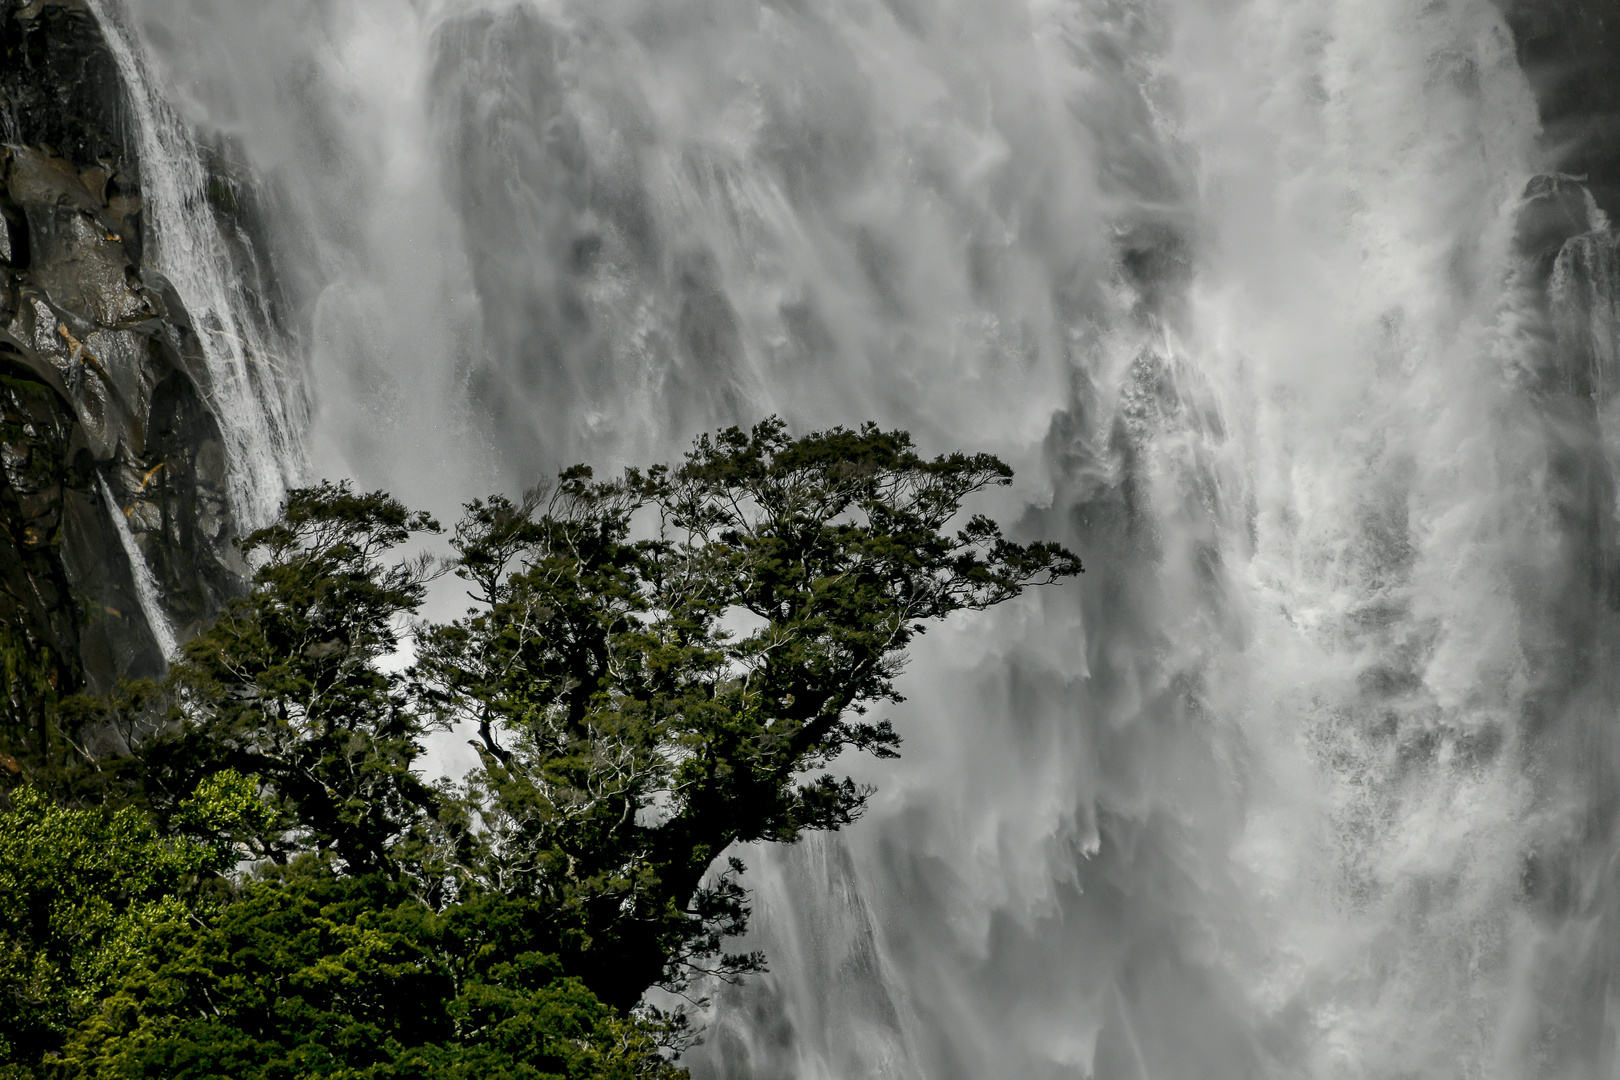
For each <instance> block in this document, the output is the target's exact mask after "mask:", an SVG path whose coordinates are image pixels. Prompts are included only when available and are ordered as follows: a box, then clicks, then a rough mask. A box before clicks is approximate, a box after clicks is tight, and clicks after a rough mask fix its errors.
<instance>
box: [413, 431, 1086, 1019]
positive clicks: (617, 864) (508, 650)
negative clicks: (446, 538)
mask: <svg viewBox="0 0 1620 1080" xmlns="http://www.w3.org/2000/svg"><path fill="white" fill-rule="evenodd" d="M1011 475H1012V473H1011V470H1010V469H1008V468H1007V466H1006V465H1004V464H1003V463H1002V462H1000V461H998V460H997V459H995V458H994V457H991V456H989V455H984V454H980V455H972V456H970V455H965V454H952V455H948V456H944V457H939V458H935V459H932V460H928V459H924V458H922V457H920V456H919V455H918V454H917V453H916V452H915V450H914V448H913V445H912V442H911V440H910V438H909V436H907V435H906V434H905V433H904V432H885V431H880V430H878V429H877V428H876V427H875V426H872V425H867V426H865V427H863V428H861V429H860V430H859V431H849V430H845V429H842V428H836V429H833V430H831V431H826V432H820V433H815V434H811V435H807V436H804V437H802V438H798V439H794V438H791V437H790V436H789V435H788V434H787V432H786V428H785V426H784V425H783V424H782V422H781V421H779V420H771V421H767V422H765V423H762V424H760V425H758V426H756V427H755V428H754V429H753V430H752V431H751V432H745V431H742V430H739V429H735V428H733V429H730V430H728V431H724V432H721V433H720V434H719V435H718V436H716V437H714V438H710V437H707V436H705V437H703V438H701V439H699V440H698V442H697V443H696V445H695V448H694V449H693V451H692V452H691V453H689V454H688V455H687V457H686V460H685V461H684V462H683V463H682V464H681V465H679V466H677V467H675V468H668V467H663V466H658V467H654V468H652V469H650V470H648V471H646V472H644V473H643V472H639V471H637V470H629V471H627V472H626V473H625V474H624V476H623V477H622V478H620V479H617V480H612V481H597V480H595V479H594V478H593V476H592V474H591V472H590V470H589V469H586V468H583V467H579V468H575V469H573V470H570V471H568V472H565V473H564V474H563V475H562V477H561V478H560V481H559V483H558V485H557V486H556V488H555V489H554V490H553V491H552V492H551V494H550V495H549V496H548V497H544V498H542V496H541V495H539V494H531V495H530V496H528V497H526V498H525V499H524V500H523V501H521V502H516V503H514V502H512V501H510V500H507V499H504V498H498V497H497V498H493V499H489V500H485V501H478V502H474V503H471V504H469V505H468V507H467V515H466V517H465V518H464V519H463V521H462V522H461V524H460V525H459V526H458V527H457V529H456V532H455V536H454V538H453V541H452V543H453V546H454V547H455V549H456V552H457V561H456V573H457V574H458V575H460V576H461V577H463V578H464V579H466V580H467V581H468V582H469V584H470V586H471V588H470V590H469V592H470V595H471V597H472V599H473V601H474V605H475V606H474V607H473V608H472V609H471V610H470V611H469V612H468V614H467V616H466V617H465V618H462V619H459V620H457V621H455V622H452V623H450V624H448V625H443V626H424V627H422V628H421V629H420V630H419V634H418V642H419V650H420V652H419V661H418V667H417V669H416V678H417V680H418V686H419V692H420V694H421V697H422V700H423V701H424V702H426V703H428V704H431V705H432V706H433V707H435V708H436V709H437V710H438V711H439V715H440V717H441V719H442V720H444V721H447V722H448V721H464V722H468V723H470V724H471V726H472V727H473V729H474V730H476V732H477V735H478V741H477V743H476V744H475V745H477V746H478V748H479V749H480V751H481V753H482V756H483V761H484V767H483V768H482V770H480V772H479V773H478V775H477V776H476V777H475V790H474V796H475V803H476V810H477V813H478V814H479V816H480V818H481V821H482V823H483V825H484V827H485V829H486V832H485V837H486V840H487V844H486V848H485V859H484V862H483V864H482V865H480V866H473V867H467V868H466V870H467V872H468V874H469V875H470V877H471V878H472V879H473V880H474V881H475V882H476V883H477V885H478V886H479V887H482V888H484V889H489V890H493V891H497V892H500V893H502V894H505V895H521V896H532V897H535V898H536V899H539V900H541V901H542V902H543V904H542V909H543V910H544V911H546V912H547V913H548V916H547V917H548V918H549V919H550V920H551V921H552V922H553V924H554V926H553V934H554V937H553V938H552V947H553V948H555V949H556V951H557V952H558V953H559V954H560V955H561V956H562V957H563V958H564V962H565V964H567V966H568V968H569V970H570V971H574V972H577V973H578V974H580V975H581V976H582V977H583V978H585V980H586V981H587V983H588V984H589V985H590V986H591V987H592V988H593V989H594V990H596V992H597V993H599V994H601V995H602V997H603V998H604V999H605V1000H606V1001H608V1002H609V1003H611V1004H614V1005H617V1006H619V1007H621V1008H627V1007H629V1006H630V1005H631V1004H633V1003H634V1002H635V1001H636V1000H638V999H639V998H640V997H641V995H642V993H643V991H645V990H646V988H647V987H648V986H650V985H653V984H655V983H662V984H664V985H666V986H670V987H673V988H676V989H679V988H680V987H682V986H684V985H685V983H686V980H687V978H688V975H689V973H690V972H692V971H694V970H696V971H704V970H707V971H713V972H718V973H720V974H723V975H734V974H737V973H741V972H744V971H747V970H751V969H753V968H755V967H756V966H757V965H758V963H759V958H757V957H753V956H734V955H725V954H723V953H722V951H721V943H722V939H723V938H724V937H725V936H727V935H729V934H733V933H736V932H738V931H740V930H741V929H742V927H743V926H744V924H745V921H746V918H747V914H748V909H747V905H746V900H745V896H744V894H743V893H742V891H741V889H740V888H739V887H738V886H737V884H736V882H735V874H736V873H737V872H740V871H741V869H742V866H741V864H740V863H739V862H737V861H736V860H735V859H732V860H730V862H729V866H728V869H727V870H726V871H724V872H723V873H721V874H719V875H712V874H711V873H710V869H711V867H712V866H713V864H714V863H715V860H716V859H717V858H718V857H719V856H720V855H721V853H722V852H724V851H725V850H726V848H727V847H728V846H730V845H731V844H733V843H735V842H739V841H742V842H747V841H755V840H767V841H777V842H791V841H793V840H795V839H796V838H797V837H798V836H799V835H800V833H801V832H802V831H803V830H806V829H835V828H838V827H839V826H842V825H845V824H848V823H849V822H851V821H853V820H854V819H855V818H856V817H857V816H858V815H859V813H860V812H861V809H862V807H863V806H864V804H865V801H866V799H867V796H868V794H869V793H868V792H867V791H865V790H863V789H861V788H859V787H857V786H856V785H855V784H854V783H853V782H852V781H851V780H850V779H849V778H847V777H843V778H839V777H836V776H834V775H833V774H832V773H830V772H829V771H827V767H828V765H829V764H830V763H831V762H832V761H833V760H834V759H835V758H836V757H837V756H838V755H839V754H840V753H841V752H842V751H844V750H845V749H850V748H853V749H856V750H864V751H867V752H870V753H874V754H877V755H879V756H893V755H894V754H895V748H896V747H897V746H898V744H899V741H900V740H899V737H898V735H897V734H896V733H895V731H894V730H893V727H892V726H891V724H890V723H889V721H887V720H878V721H873V720H869V719H867V711H868V708H869V707H870V706H871V705H873V704H875V703H879V702H883V701H899V700H901V698H900V695H899V693H898V692H897V689H896V686H895V681H894V680H895V678H896V676H897V675H898V673H899V671H900V668H901V664H902V661H903V658H904V650H905V648H906V646H907V645H908V644H909V643H910V642H911V640H912V638H913V637H914V636H915V635H917V634H920V633H922V632H923V630H924V628H925V625H926V623H927V622H929V621H932V620H936V619H940V618H943V617H945V616H946V615H949V614H951V613H952V612H955V611H959V610H963V609H982V608H986V607H989V606H991V605H994V604H997V603H1000V602H1002V601H1004V600H1007V599H1010V598H1011V597H1013V596H1016V595H1017V594H1018V593H1019V592H1020V591H1021V590H1022V589H1023V588H1024V587H1026V586H1028V585H1031V584H1043V583H1047V582H1051V581H1055V580H1058V579H1060V578H1062V577H1065V576H1069V575H1073V574H1077V573H1079V572H1080V571H1081V565H1080V560H1079V559H1078V558H1076V557H1075V556H1074V555H1073V554H1072V553H1071V552H1068V551H1066V550H1064V549H1063V548H1061V547H1059V546H1057V545H1055V544H1048V543H1035V544H1029V545H1020V544H1016V543H1013V542H1011V541H1009V540H1007V539H1006V538H1005V537H1004V536H1003V535H1002V533H1001V531H1000V529H999V527H998V526H996V525H995V524H994V523H993V522H991V521H990V520H989V519H987V518H985V517H983V516H972V517H969V518H968V519H967V520H966V521H965V522H964V523H963V524H962V525H961V527H960V528H959V529H958V530H957V531H955V532H949V531H947V525H948V524H949V523H950V522H951V521H952V520H953V519H954V518H956V516H957V515H958V513H959V511H960V508H961V504H962V502H963V500H964V499H966V498H968V497H969V496H971V495H973V494H974V493H976V492H979V491H981V490H983V489H985V488H987V487H989V486H991V485H998V484H1006V483H1009V482H1010V479H1011Z"/></svg>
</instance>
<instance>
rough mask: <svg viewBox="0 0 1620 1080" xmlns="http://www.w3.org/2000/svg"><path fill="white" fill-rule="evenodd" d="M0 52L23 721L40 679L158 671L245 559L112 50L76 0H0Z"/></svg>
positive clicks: (1, 694) (3, 474)
mask: <svg viewBox="0 0 1620 1080" xmlns="http://www.w3.org/2000/svg"><path fill="white" fill-rule="evenodd" d="M0 48H3V61H0V143H3V144H4V145H3V147H0V679H3V680H4V690H3V691H0V721H5V722H8V723H9V724H10V725H11V726H13V727H15V725H17V724H18V723H23V722H32V721H31V720H30V719H29V714H30V713H37V709H38V701H39V700H40V695H41V694H43V693H51V694H61V693H66V692H72V691H74V690H76V689H79V688H88V689H90V690H94V691H103V690H106V689H108V688H110V686H111V685H112V684H113V683H114V682H116V681H117V680H118V679H119V678H121V677H125V676H150V675H156V674H159V673H160V672H161V671H162V670H163V667H164V657H163V654H162V649H161V647H160V642H161V641H162V640H163V639H164V638H165V637H166V636H168V635H169V634H170V633H172V634H173V635H174V636H175V637H178V638H181V639H183V638H184V637H186V636H187V635H188V634H190V633H192V632H194V631H195V629H196V628H197V627H198V626H199V625H200V624H201V623H202V622H203V621H204V620H206V619H207V618H208V617H209V616H210V615H211V614H212V613H213V612H214V611H215V610H217V609H218V607H219V605H220V604H221V603H222V601H223V600H224V599H225V598H226V597H227V596H228V595H229V594H230V593H231V592H232V590H233V589H235V588H236V587H237V584H238V582H239V581H240V572H241V570H242V569H243V568H242V566H241V564H240V561H239V557H238V556H237V555H236V553H235V550H234V548H233V546H232V545H231V543H230V541H231V539H232V531H233V530H232V523H231V520H230V514H229V512H228V508H227V503H226V497H225V490H226V487H225V480H226V476H225V470H226V460H225V449H224V444H223V441H222V440H221V437H220V431H219V426H218V423H217V422H216V419H215V417H214V415H213V413H212V412H211V410H210V408H209V406H208V390H209V387H208V378H207V369H206V366H205V364H204V363H203V360H202V355H201V351H200V349H199V347H198V344H197V339H196V334H195V332H194V330H193V328H192V326H191V323H190V320H189V319H188V317H187V315H186V312H185V311H184V310H183V309H182V307H181V305H180V302H179V300H178V298H177V297H176V296H175V294H174V291H173V290H172V289H171V288H169V286H168V285H167V283H166V282H164V281H163V280H162V278H161V277H159V276H158V275H156V274H155V273H154V272H153V271H152V270H151V269H150V268H148V267H145V266H143V264H142V261H141V240H142V214H141V187H140V174H139V162H138V161H136V160H135V157H134V152H133V147H134V145H135V143H134V140H133V139H132V138H131V137H130V135H129V133H128V132H127V131H125V130H124V129H123V128H122V126H121V125H122V120H121V117H122V116H124V115H125V114H126V110H124V109H123V108H122V107H121V102H122V93H123V90H122V87H121V84H120V81H119V78H118V72H117V68H116V66H115V64H114V62H113V59H112V57H111V56H110V55H109V54H108V52H107V50H106V48H105V46H104V44H103V42H102V38H101V36H100V33H99V31H98V29H97V26H96V24H95V21H94V19H93V18H92V17H91V15H90V13H89V12H88V11H87V10H86V9H85V8H84V6H83V5H82V4H81V3H79V2H77V0H29V2H27V3H19V2H17V0H0ZM132 555H134V556H135V557H134V558H132V557H131V556H132ZM143 564H144V565H143ZM148 568H149V571H150V576H149V578H148V580H146V581H144V582H143V581H142V580H140V579H141V577H142V576H143V575H145V574H146V572H147V569H148ZM143 585H144V588H143ZM143 593H144V595H143ZM163 624H167V625H163ZM171 628H172V629H171ZM30 700H32V702H33V704H32V705H30V704H29V702H30Z"/></svg>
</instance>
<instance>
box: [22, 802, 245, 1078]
mask: <svg viewBox="0 0 1620 1080" xmlns="http://www.w3.org/2000/svg"><path fill="white" fill-rule="evenodd" d="M10 802H11V805H10V807H9V809H7V810H6V811H5V812H3V813H0V898H4V903H0V1077H6V1078H8V1080H9V1078H11V1077H27V1076H32V1075H35V1068H36V1066H37V1065H38V1064H39V1063H40V1062H41V1061H42V1060H43V1059H44V1056H45V1055H46V1054H50V1053H54V1052H56V1051H58V1050H59V1049H60V1048H61V1046H62V1045H63V1043H64V1041H65V1040H66V1039H67V1037H68V1035H69V1034H70V1033H71V1032H72V1030H73V1028H74V1026H75V1024H77V1023H78V1021H79V1020H81V1019H82V1018H83V1017H85V1016H86V1015H88V1014H89V1013H90V1012H92V1011H93V1007H94V1004H95V1002H96V1001H97V1000H98V999H99V998H100V997H101V996H102V995H103V994H104V993H105V992H107V991H108V990H109V989H110V988H111V987H112V986H113V985H115V984H116V982H117V981H118V979H119V977H120V975H121V973H122V971H123V970H124V969H125V968H126V967H127V966H129V965H130V964H132V963H135V962H136V961H138V959H139V958H140V957H142V956H143V955H144V954H145V953H146V952H147V951H148V950H149V949H150V948H151V947H152V945H153V942H154V938H155V932H156V928H157V927H158V926H160V925H162V924H165V923H169V922H172V921H174V920H175V919H177V918H180V917H183V916H186V915H187V914H188V913H190V912H192V911H194V910H196V909H197V903H196V900H197V897H196V896H195V895H194V892H195V886H196V885H197V883H198V881H199V880H200V879H203V878H207V877H209V876H211V875H215V874H218V873H219V872H220V871H222V870H224V869H226V868H228V867H229V866H231V865H233V864H234V863H235V862H236V860H237V852H236V851H235V850H234V848H233V847H232V845H230V844H229V843H228V842H226V843H223V844H221V843H219V842H217V841H216V840H214V839H212V838H211V837H213V836H217V835H219V834H220V833H224V832H231V831H234V830H235V829H237V828H238V827H239V826H240V825H241V823H242V822H243V820H244V819H245V818H251V817H252V816H254V815H255V814H256V813H257V805H258V804H257V798H256V793H255V792H254V789H253V785H252V784H251V783H250V782H249V781H248V780H247V779H246V778H245V777H242V776H240V775H237V774H234V773H229V772H223V773H219V774H216V775H214V776H212V777H209V778H207V780H205V781H204V782H203V783H202V784H201V785H200V786H199V790H198V791H197V792H196V793H195V794H194V795H193V796H192V797H190V798H188V799H187V800H186V801H185V803H184V804H183V805H182V806H181V807H180V813H179V815H178V816H179V817H180V819H181V821H182V824H183V825H185V826H187V827H192V828H195V829H197V830H201V831H202V832H204V833H207V834H211V835H210V836H205V837H197V836H187V835H179V836H172V837H164V836H161V835H159V834H158V832H157V831H156V830H155V829H154V828H153V827H152V824H151V822H150V821H148V820H147V817H146V815H145V814H143V813H142V812H141V811H140V810H139V809H138V808H136V807H133V806H126V807H123V808H122V809H119V810H116V811H113V810H109V809H106V808H101V807H97V808H91V809H69V808H63V807H60V806H57V805H54V804H53V803H52V802H51V801H50V799H48V798H47V797H46V796H45V795H44V793H42V792H41V791H40V790H39V789H37V788H34V787H32V786H25V787H21V788H18V789H16V790H15V791H13V792H12V794H11V799H10ZM7 1068H9V1069H10V1070H11V1071H10V1072H7Z"/></svg>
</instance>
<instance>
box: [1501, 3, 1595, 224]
mask: <svg viewBox="0 0 1620 1080" xmlns="http://www.w3.org/2000/svg"><path fill="white" fill-rule="evenodd" d="M1497 2H1498V4H1499V5H1500V6H1501V7H1502V9H1503V12H1504V14H1506V16H1507V21H1508V25H1509V27H1510V28H1511V29H1512V31H1513V37H1514V44H1515V47H1516V49H1517V52H1518V57H1519V64H1520V66H1521V67H1523V69H1524V72H1525V75H1526V76H1527V77H1528V78H1529V80H1530V85H1531V88H1532V89H1533V90H1534V91H1535V94H1536V103H1537V105H1538V107H1539V109H1540V113H1541V123H1542V128H1543V140H1544V143H1545V147H1546V149H1547V151H1548V152H1549V154H1550V155H1551V157H1552V161H1551V164H1552V166H1553V167H1554V168H1556V169H1558V170H1559V171H1560V172H1564V173H1568V174H1570V175H1572V176H1577V177H1582V178H1584V180H1585V181H1586V183H1587V185H1588V186H1589V187H1590V188H1591V191H1592V194H1593V196H1594V197H1595V198H1596V200H1597V204H1598V205H1599V206H1600V207H1602V208H1603V210H1604V212H1605V213H1608V214H1610V215H1615V214H1620V3H1616V2H1615V0H1497Z"/></svg>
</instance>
